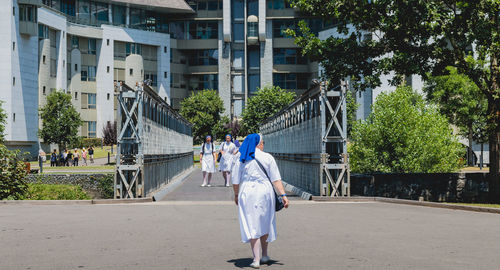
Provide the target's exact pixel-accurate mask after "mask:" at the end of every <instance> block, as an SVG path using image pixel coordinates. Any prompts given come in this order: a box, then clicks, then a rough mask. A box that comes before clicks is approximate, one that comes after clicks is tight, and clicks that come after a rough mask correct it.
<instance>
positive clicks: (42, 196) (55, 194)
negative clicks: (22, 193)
mask: <svg viewBox="0 0 500 270" xmlns="http://www.w3.org/2000/svg"><path fill="white" fill-rule="evenodd" d="M26 199H28V200H90V199H91V198H90V196H89V195H88V194H87V193H86V192H85V191H84V190H83V189H82V187H80V186H77V185H53V184H40V183H36V184H28V191H27V194H26Z"/></svg>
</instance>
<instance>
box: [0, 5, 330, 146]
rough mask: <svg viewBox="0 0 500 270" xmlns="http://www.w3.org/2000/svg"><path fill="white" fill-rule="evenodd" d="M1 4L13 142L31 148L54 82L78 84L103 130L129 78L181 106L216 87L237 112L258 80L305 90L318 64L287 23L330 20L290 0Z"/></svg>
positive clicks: (92, 125)
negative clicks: (122, 84) (117, 94)
mask: <svg viewBox="0 0 500 270" xmlns="http://www.w3.org/2000/svg"><path fill="white" fill-rule="evenodd" d="M0 14H1V15H2V16H1V18H0V20H1V22H2V25H3V26H4V27H2V29H0V37H2V39H1V40H0V54H1V55H2V56H3V59H4V62H3V63H2V65H0V70H1V72H0V78H1V79H0V80H1V81H2V83H3V85H9V86H10V87H7V88H6V89H5V90H2V91H1V92H0V100H2V101H3V104H2V107H3V108H4V109H5V110H6V112H7V113H8V120H7V128H6V133H7V134H6V135H7V136H6V145H8V146H9V147H10V148H21V149H23V150H27V151H30V152H32V153H36V152H37V150H38V149H39V147H41V144H40V140H39V139H38V136H37V131H38V128H39V127H40V126H41V121H40V119H39V116H38V108H39V107H40V106H43V105H44V104H46V96H47V95H48V94H50V93H51V92H53V91H63V92H66V93H69V94H71V96H72V103H73V106H74V107H75V108H76V109H77V110H78V111H79V112H80V114H81V117H82V119H83V121H84V124H83V126H82V127H81V130H80V135H81V136H84V137H101V136H102V129H103V127H104V126H105V125H106V124H107V123H108V122H111V121H114V120H115V118H116V115H115V114H116V109H117V104H116V101H115V97H114V94H115V93H114V84H115V83H117V82H122V81H123V82H125V83H126V84H127V85H130V86H133V85H135V83H136V82H139V81H147V82H148V83H149V84H150V85H151V86H152V87H153V88H154V89H155V90H156V91H157V92H158V94H159V95H160V96H161V97H162V98H164V99H165V100H166V101H167V102H169V103H170V104H171V105H172V106H173V107H174V109H180V103H181V101H182V100H183V99H184V98H186V97H187V96H189V95H190V94H191V93H196V92H197V91H200V90H203V89H215V90H217V91H218V93H219V95H220V96H221V98H222V99H223V101H224V107H225V109H226V110H225V114H226V115H228V116H230V117H232V118H237V117H239V116H240V115H241V113H242V110H243V108H244V106H245V102H246V101H247V100H248V98H249V97H251V96H252V95H253V94H255V92H256V91H257V89H258V88H259V87H264V86H266V85H277V86H280V87H282V88H285V89H289V90H291V91H295V92H297V93H298V94H300V93H302V92H304V91H305V90H306V89H307V88H308V87H309V84H310V81H311V79H313V78H314V77H317V74H318V65H317V63H314V62H311V61H309V60H308V59H307V58H306V57H302V56H301V54H300V50H299V48H298V47H297V46H296V45H295V44H294V42H293V38H290V37H288V36H286V35H285V34H284V32H283V31H284V30H285V29H287V28H296V27H297V24H298V22H299V21H300V20H301V19H306V20H308V21H309V23H310V26H311V28H312V29H313V31H315V32H318V31H319V30H320V29H322V28H323V27H324V25H323V23H322V21H320V20H316V19H310V18H306V17H304V16H302V15H301V14H300V13H299V12H298V11H296V10H295V9H293V8H291V7H290V6H289V5H288V4H287V3H286V1H285V0H268V1H266V0H199V1H195V0H193V1H188V2H186V1H184V0H158V1H149V0H7V7H6V8H4V9H2V10H1V11H0Z"/></svg>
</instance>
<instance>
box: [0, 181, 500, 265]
mask: <svg viewBox="0 0 500 270" xmlns="http://www.w3.org/2000/svg"><path fill="white" fill-rule="evenodd" d="M216 183H217V182H216ZM220 183H222V182H219V183H218V184H220ZM199 184H200V179H198V178H197V177H196V173H194V174H193V177H191V178H189V179H188V180H186V181H185V182H184V184H183V185H182V186H180V187H179V188H178V189H176V190H174V191H173V192H172V193H171V194H170V196H169V195H167V197H166V201H162V202H155V203H146V204H129V205H3V206H2V205H0V245H1V248H0V258H1V259H0V269H2V270H3V269H14V270H15V269H240V268H247V266H248V264H249V263H250V262H251V251H250V248H249V245H248V244H243V243H241V242H240V235H239V224H238V219H237V208H236V207H235V205H234V203H233V202H232V201H231V192H232V191H231V189H229V188H222V187H220V188H219V187H215V188H203V189H202V188H200V189H201V190H195V186H196V187H197V186H198V185H199ZM190 185H191V188H189V186H190ZM204 192H206V194H205V193H204ZM210 193H213V194H210ZM215 193H217V194H221V195H220V196H221V197H220V199H217V197H216V196H215V195H214V194H215ZM205 196H206V197H205ZM217 196H219V195H217ZM194 197H196V198H198V199H199V200H195V199H193V198H194ZM183 198H184V199H185V200H182V199H183ZM277 215H278V217H277V226H278V239H277V241H276V242H274V243H272V244H271V246H270V255H271V258H272V259H274V261H273V264H272V265H270V266H262V269H311V270H313V269H314V270H316V269H498V267H499V265H500V257H499V256H498V252H499V250H500V226H498V224H500V215H497V214H488V213H476V212H466V211H453V210H448V209H436V208H427V207H419V206H409V205H398V204H388V203H377V202H371V203H338V202H337V203H331V202H311V201H302V200H294V201H293V202H292V204H291V206H290V208H289V209H287V210H283V211H281V212H279V213H278V214H277Z"/></svg>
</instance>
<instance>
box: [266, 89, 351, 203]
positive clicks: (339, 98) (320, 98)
mask: <svg viewBox="0 0 500 270" xmlns="http://www.w3.org/2000/svg"><path fill="white" fill-rule="evenodd" d="M346 89H347V83H344V82H343V83H341V85H339V86H336V87H329V85H328V84H327V83H326V82H321V83H319V84H318V85H317V86H316V87H314V88H312V89H310V90H309V91H307V92H306V93H304V94H303V95H302V96H300V97H299V98H298V99H296V100H295V101H294V102H293V103H292V104H290V105H289V106H288V107H286V108H285V109H283V110H282V111H280V112H278V113H277V114H275V115H274V116H272V117H270V118H269V119H267V120H266V121H265V122H264V123H263V124H262V125H261V127H260V132H261V133H262V135H263V137H264V142H265V145H264V150H265V151H266V152H268V153H270V154H272V155H273V156H274V157H275V159H276V162H277V163H278V167H279V169H280V173H281V176H282V178H283V180H284V181H285V182H287V183H290V184H292V185H294V186H296V187H299V188H301V189H303V190H305V191H307V192H310V193H312V194H313V195H322V196H350V190H349V187H350V181H349V165H348V156H347V111H346Z"/></svg>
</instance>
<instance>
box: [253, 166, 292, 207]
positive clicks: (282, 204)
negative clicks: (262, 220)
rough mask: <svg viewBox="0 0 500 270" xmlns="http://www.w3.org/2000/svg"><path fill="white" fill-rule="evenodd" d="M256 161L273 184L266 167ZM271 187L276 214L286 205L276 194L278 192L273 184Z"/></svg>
mask: <svg viewBox="0 0 500 270" xmlns="http://www.w3.org/2000/svg"><path fill="white" fill-rule="evenodd" d="M255 161H257V164H259V167H260V169H261V170H262V171H263V172H264V174H265V175H266V177H267V180H269V182H271V178H269V175H268V174H267V171H266V169H264V166H262V163H260V161H258V160H257V159H255ZM271 187H272V188H273V192H274V200H275V204H274V205H275V210H276V212H278V211H279V210H281V209H283V208H284V207H285V203H284V202H283V198H282V197H281V196H279V195H278V194H277V193H276V190H274V186H273V182H271Z"/></svg>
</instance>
